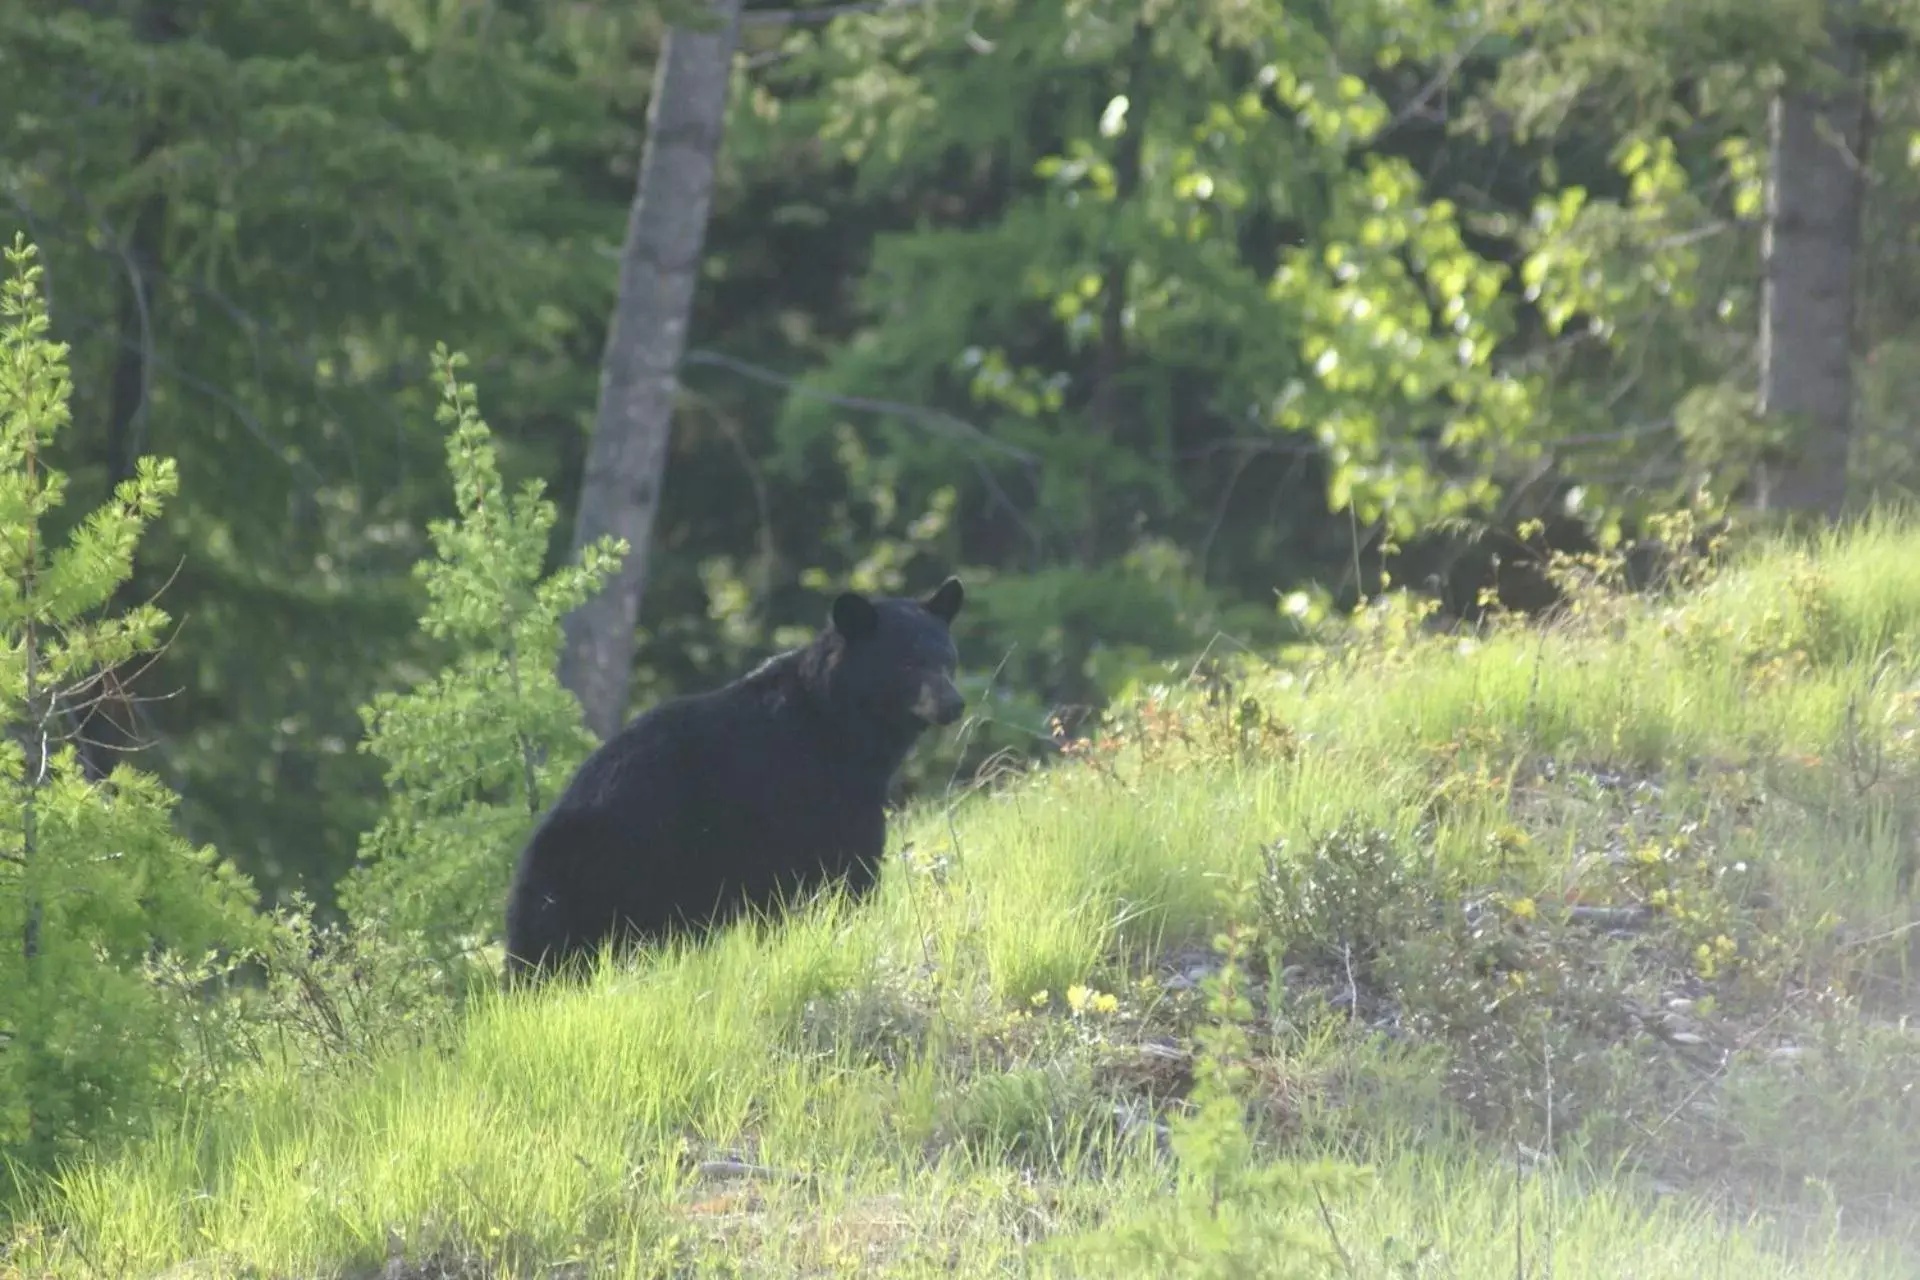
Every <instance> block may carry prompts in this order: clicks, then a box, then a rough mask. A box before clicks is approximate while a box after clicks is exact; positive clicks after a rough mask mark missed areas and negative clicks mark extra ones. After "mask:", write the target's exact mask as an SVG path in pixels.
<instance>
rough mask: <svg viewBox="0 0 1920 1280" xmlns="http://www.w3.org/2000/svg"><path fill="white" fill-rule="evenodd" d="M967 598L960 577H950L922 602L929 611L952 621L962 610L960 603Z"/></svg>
mask: <svg viewBox="0 0 1920 1280" xmlns="http://www.w3.org/2000/svg"><path fill="white" fill-rule="evenodd" d="M966 598H967V593H966V591H965V590H964V589H963V588H962V587H961V586H960V579H958V578H948V579H947V580H946V581H945V582H943V583H941V584H940V586H939V587H938V588H937V589H936V590H935V591H934V593H933V594H932V595H930V596H928V597H927V598H926V599H925V600H923V601H921V603H922V604H923V605H925V606H926V610H927V612H928V613H930V614H932V615H933V616H934V617H936V618H938V619H940V621H942V622H952V621H953V619H954V616H955V615H956V614H958V613H959V612H960V605H961V604H962V603H963V602H964V601H965V600H966Z"/></svg>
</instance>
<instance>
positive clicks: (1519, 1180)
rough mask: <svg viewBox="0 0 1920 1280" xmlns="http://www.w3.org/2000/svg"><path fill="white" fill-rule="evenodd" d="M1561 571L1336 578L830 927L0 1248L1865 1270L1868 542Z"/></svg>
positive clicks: (225, 1107) (813, 915) (1917, 684)
mask: <svg viewBox="0 0 1920 1280" xmlns="http://www.w3.org/2000/svg"><path fill="white" fill-rule="evenodd" d="M1577 604H1578V608H1577V610H1576V611H1575V612H1574V614H1572V615H1571V616H1569V617H1567V618H1565V619H1562V620H1560V621H1559V622H1557V623H1555V624H1554V625H1552V626H1548V627H1534V628H1526V627H1520V626H1518V625H1513V626H1498V627H1493V628H1490V629H1488V630H1487V631H1485V632H1483V633H1480V634H1477V635H1474V636H1470V637H1469V636H1463V635H1458V634H1456V635H1444V636H1443V635H1429V634H1427V633H1426V631H1425V630H1424V629H1423V628H1421V627H1420V626H1419V625H1417V623H1416V622H1414V621H1413V620H1411V619H1409V618H1408V617H1407V616H1406V615H1404V614H1397V613H1393V612H1379V613H1376V614H1374V615H1372V616H1371V619H1370V621H1369V623H1368V624H1367V625H1366V626H1364V627H1362V628H1361V629H1360V630H1359V631H1357V632H1356V633H1355V634H1354V635H1353V636H1351V637H1349V638H1348V639H1346V640H1344V641H1343V642H1342V643H1341V644H1339V645H1337V646H1334V647H1332V648H1330V649H1328V650H1327V651H1325V652H1323V653H1320V654H1318V655H1316V656H1312V657H1310V658H1303V659H1301V660H1300V661H1298V662H1294V663H1292V664H1290V665H1287V666H1284V667H1282V666H1277V665H1276V666H1268V665H1264V664H1258V663H1248V664H1245V667H1244V669H1243V670H1241V671H1240V672H1239V673H1238V674H1237V675H1236V676H1234V677H1233V678H1232V682H1231V686H1230V687H1229V685H1228V684H1226V683H1222V680H1223V679H1224V678H1223V677H1222V678H1216V679H1215V680H1214V681H1213V683H1212V684H1211V686H1210V687H1206V688H1203V687H1200V685H1199V684H1197V683H1194V684H1183V685H1182V686H1181V687H1179V688H1176V689H1172V690H1168V691H1162V692H1161V693H1159V694H1158V695H1155V696H1152V697H1149V698H1148V699H1147V700H1145V701H1144V702H1142V703H1141V704H1140V705H1139V706H1137V707H1136V708H1135V709H1134V710H1133V711H1132V712H1131V713H1129V715H1128V716H1126V717H1124V718H1123V719H1122V722H1121V723H1120V724H1118V725H1117V726H1116V727H1115V729H1114V730H1113V731H1112V732H1111V733H1104V732H1103V734H1102V735H1101V736H1100V737H1099V738H1098V740H1096V741H1094V742H1091V743H1086V744H1084V745H1082V746H1081V747H1079V748H1078V749H1076V750H1075V751H1074V752H1073V758H1072V759H1071V760H1070V761H1068V762H1065V763H1063V764H1061V765H1060V766H1059V767H1057V768H1054V769H1052V770H1050V771H1048V772H1047V773H1046V774H1044V775H1042V776H1036V777H1033V778H1028V779H1024V780H1019V781H1015V782H1012V783H1004V784H1002V785H1001V786H999V787H997V788H995V789H992V790H990V791H984V792H981V793H979V794H975V795H972V796H969V797H967V798H965V799H963V800H960V801H958V802H956V803H955V804H953V805H951V806H949V807H946V808H943V809H941V810H940V811H925V812H920V813H918V814H916V815H912V816H910V817H909V819H908V820H906V821H904V822H902V823H900V824H898V825H897V827H896V845H897V846H899V847H901V848H902V852H901V853H900V856H898V857H897V858H895V859H894V861H893V863H892V865H891V866H890V868H889V870H888V874H887V878H886V880H885V883H884V887H883V890H882V892H881V893H880V894H879V895H878V898H877V900H876V901H874V902H871V903H869V904H868V905H867V906H865V907H863V908H861V909H859V910H857V911H852V912H848V911H844V910H840V909H837V908H836V907H834V906H833V905H832V904H828V905H826V906H824V907H821V908H819V909H816V910H814V911H812V912H810V913H808V914H805V915H803V916H801V917H799V918H796V919H794V920H792V921H790V922H788V923H787V924H785V925H783V926H782V927H780V928H779V929H777V930H773V931H770V932H763V933H756V932H753V931H748V930H740V931H736V932H734V933H732V934H730V935H728V936H726V937H725V938H723V939H722V940H720V941H719V942H717V943H716V944H715V945H712V946H710V947H708V948H705V949H703V950H698V951H692V952H681V953H676V954H672V955H666V956H659V957H655V958H652V959H650V960H647V961H644V962H642V963H640V964H639V965H637V966H635V967H632V968H628V969H620V970H612V971H608V972H605V973H603V974H602V975H601V978H600V980H599V981H598V982H597V983H596V984H594V985H593V986H591V987H590V988H587V989H581V990H575V991H570V992H565V993H559V994H549V995H546V996H542V997H538V998H532V999H526V998H511V999H509V998H493V997H489V998H487V999H485V1000H482V1001H481V1002H480V1003H479V1005H478V1007H476V1008H473V1009H471V1010H470V1011H469V1012H468V1013H467V1014H466V1015H465V1016H464V1017H462V1018H460V1019H459V1020H458V1021H456V1022H453V1023H451V1024H450V1025H448V1026H446V1027H445V1028H444V1029H443V1030H442V1031H441V1032H440V1034H438V1035H437V1036H436V1037H434V1038H433V1042H432V1043H430V1044H429V1045H428V1046H426V1047H424V1048H421V1049H418V1050H414V1051H408V1052H404V1053H398V1054H389V1055H387V1056H385V1057H382V1058H381V1059H379V1060H378V1061H376V1062H373V1063H372V1064H360V1065H343V1066H339V1067H315V1066H313V1065H312V1064H305V1065H304V1066H303V1065H301V1064H289V1065H287V1066H285V1067H283V1068H277V1069H273V1070H267V1071H263V1072H261V1073H260V1075H259V1077H258V1078H257V1079H254V1080H251V1081H249V1082H248V1083H247V1084H246V1085H245V1087H244V1088H243V1089H241V1090H239V1091H237V1092H234V1093H230V1094H228V1095H227V1096H225V1097H223V1098H222V1099H220V1100H218V1101H216V1102H213V1103H211V1104H209V1106H208V1107H207V1108H206V1109H205V1114H204V1116H203V1119H202V1120H201V1121H200V1122H199V1123H197V1124H196V1125H194V1126H191V1127H189V1128H187V1129H186V1130H184V1131H180V1132H169V1133H165V1134H161V1135H159V1136H157V1137H155V1138H154V1139H153V1140H152V1141H150V1142H148V1143H146V1144H144V1145H143V1146H141V1147H139V1148H137V1149H135V1150H132V1151H130V1152H127V1153H125V1154H124V1155H122V1156H120V1157H117V1158H115V1159H112V1160H110V1161H106V1162H103V1163H99V1164H94V1165H90V1166H86V1167H82V1168H77V1169H74V1170H71V1171H70V1172H69V1173H68V1174H67V1175H66V1176H65V1178H64V1179H63V1180H62V1181H61V1182H60V1183H59V1185H58V1186H55V1187H47V1188H42V1189H40V1190H39V1191H38V1192H37V1193H36V1194H35V1196H34V1197H33V1199H32V1213H31V1215H30V1217H29V1219H28V1220H26V1221H23V1222H20V1223H16V1224H15V1225H14V1226H13V1227H12V1228H10V1229H9V1230H10V1232H11V1234H12V1238H13V1243H12V1245H11V1247H10V1249H9V1251H8V1252H7V1254H6V1255H5V1256H4V1258H0V1271H6V1270H12V1271H17V1272H19V1273H22V1274H36V1275H37V1274H43V1273H53V1274H60V1275H75V1276H79V1275H92V1274H101V1273H104V1274H108V1275H140V1274H153V1273H156V1272H160V1271H167V1273H168V1274H170V1275H178V1276H185V1275H240V1274H246V1275H315V1274H343V1273H344V1274H382V1273H384V1274H387V1275H392V1276H406V1275H423V1276H424V1275H507V1274H511V1275H551V1274H579V1275H586V1274H593V1275H600V1274H609V1275H622V1276H628V1275H630V1276H653V1275H680V1274H727V1275H733V1274H738V1275H766V1276H793V1275H828V1274H858V1275H901V1276H918V1275H934V1274H939V1275H951V1274H959V1275H983V1274H1027V1273H1029V1272H1032V1273H1040V1274H1062V1275H1067V1274H1086V1275H1113V1274H1121V1275H1127V1274H1148V1275H1163V1274H1196V1275H1197V1274H1219V1275H1273V1276H1281V1275H1302V1276H1305V1275H1333V1276H1341V1275H1353V1276H1379V1275H1388V1274H1400V1275H1409V1276H1414V1275H1417V1276H1461V1277H1482V1276H1497V1275H1518V1274H1523V1273H1524V1274H1526V1275H1547V1274H1553V1275H1559V1276H1576V1275H1579V1276H1586V1275H1591V1276H1608V1277H1614V1276H1635V1277H1656V1276H1672V1277H1689V1278H1691V1277H1702V1276H1729V1277H1732V1276H1738V1277H1740V1278H1741V1280H1760V1278H1761V1277H1768V1276H1788V1275H1816V1276H1861V1277H1866V1276H1893V1275H1904V1274H1920V1238H1916V1236H1915V1228H1914V1227H1913V1226H1912V1225H1911V1224H1912V1223H1914V1222H1917V1221H1920V1214H1916V1212H1915V1210H1916V1209H1920V1204H1917V1203H1916V1201H1920V1085H1917V1084H1916V1081H1920V1036H1916V1034H1915V1033H1914V1032H1913V1031H1912V1030H1911V1029H1910V1028H1909V1027H1908V1026H1907V1024H1906V1022H1905V1018H1906V1016H1907V1015H1908V1014H1910V1013H1911V1012H1913V1011H1914V1010H1915V1008H1916V990H1917V988H1916V985H1915V984H1916V978H1917V977H1920V975H1916V974H1915V973H1914V972H1913V964H1914V961H1915V959H1916V958H1920V952H1917V951H1916V949H1915V947H1914V946H1913V945H1912V939H1913V929H1914V925H1915V922H1916V920H1920V916H1917V915H1916V911H1915V903H1914V897H1913V872H1914V867H1915V859H1916V843H1915V841H1916V838H1920V737H1916V730H1917V729H1920V530H1915V529H1912V528H1905V527H1899V526H1895V525H1893V524H1889V523H1882V524H1879V525H1875V526H1873V527H1871V528H1868V529H1865V530H1863V531H1860V532H1857V533H1855V534H1853V535H1851V536H1849V537H1847V538H1845V539H1843V540H1839V541H1837V542H1835V543H1833V544H1831V545H1827V546H1823V547H1821V548H1819V549H1817V550H1816V551H1813V552H1806V551H1801V550H1796V549H1789V548H1775V549H1773V550H1770V551H1768V552H1767V553H1766V554H1764V555H1760V556H1757V557H1751V558H1749V559H1747V560H1746V561H1745V562H1744V563H1743V564H1741V565H1739V566H1737V567H1735V568H1734V569H1732V570H1730V571H1727V572H1722V573H1718V574H1715V575H1713V576H1712V578H1711V580H1709V581H1706V582H1704V583H1703V584H1695V585H1691V586H1689V588H1688V589H1687V590H1686V591H1684V592H1682V593H1678V594H1675V595H1672V596H1670V597H1666V598H1656V599H1639V598H1627V597H1623V596H1618V595H1615V594H1612V593H1610V592H1609V591H1608V590H1606V589H1605V588H1604V586H1595V587H1591V588H1588V589H1583V590H1582V591H1581V592H1580V593H1579V594H1578V596H1577ZM1229 924H1235V925H1238V926H1240V930H1239V932H1237V933H1236V937H1237V938H1238V940H1239V941H1238V942H1237V943H1236V945H1237V946H1239V947H1240V955H1241V964H1240V965H1239V966H1237V967H1236V968H1234V969H1232V970H1230V971H1228V972H1227V973H1226V974H1225V975H1224V981H1225V982H1226V983H1227V984H1228V989H1223V988H1222V982H1223V976H1222V973H1221V967H1220V961H1219V958H1218V955H1217V953H1216V952H1215V950H1214V947H1213V943H1214V939H1215V935H1216V934H1218V933H1220V932H1221V931H1222V930H1223V929H1224V928H1225V927H1226V926H1227V925H1229ZM1236 1028H1237V1035H1236V1032H1235V1029H1236ZM1226 1068H1231V1069H1230V1070H1226ZM1196 1079H1200V1080H1203V1081H1212V1082H1214V1083H1213V1084H1212V1085H1211V1086H1209V1088H1204V1089H1202V1090H1201V1091H1200V1096H1201V1098H1202V1100H1204V1099H1205V1098H1206V1097H1208V1096H1212V1097H1214V1098H1215V1102H1216V1104H1215V1105H1214V1106H1211V1107H1204V1106H1202V1107H1196V1106H1195V1105H1193V1097H1194V1088H1195V1084H1194V1082H1195V1080H1196ZM1223 1088H1231V1090H1232V1091H1233V1093H1234V1095H1235V1096H1237V1098H1238V1099H1239V1101H1240V1102H1241V1103H1243V1104H1244V1106H1243V1107H1239V1106H1236V1107H1225V1108H1223V1107H1221V1106H1220V1105H1218V1098H1219V1096H1220V1094H1219V1091H1220V1090H1221V1089H1223ZM1236 1118H1237V1119H1239V1120H1240V1123H1239V1124H1236V1123H1235V1120H1236ZM1132 1228H1143V1229H1142V1230H1140V1231H1138V1232H1135V1233H1133V1234H1129V1233H1128V1232H1129V1230H1130V1229H1132ZM1075 1237H1079V1238H1080V1241H1079V1243H1084V1242H1085V1240H1086V1239H1088V1238H1094V1239H1095V1242H1096V1243H1097V1242H1098V1241H1099V1240H1102V1239H1103V1240H1105V1242H1106V1243H1107V1244H1108V1245H1111V1246H1113V1247H1115V1248H1117V1249H1118V1250H1119V1251H1120V1253H1119V1255H1118V1256H1117V1257H1106V1258H1100V1259H1095V1258H1092V1257H1089V1256H1087V1255H1084V1254H1082V1253H1080V1252H1078V1248H1079V1243H1076V1241H1075ZM1235 1241H1240V1242H1242V1243H1243V1244H1245V1245H1247V1247H1248V1249H1249V1251H1250V1252H1253V1253H1257V1254H1258V1255H1259V1257H1260V1259H1261V1261H1260V1262H1259V1264H1258V1265H1255V1264H1254V1263H1253V1262H1251V1261H1246V1260H1243V1261H1241V1262H1238V1263H1236V1262H1233V1261H1231V1260H1230V1259H1229V1260H1227V1261H1225V1262H1222V1263H1220V1265H1218V1266H1213V1267H1212V1269H1209V1265H1208V1264H1206V1263H1205V1262H1204V1259H1205V1258H1207V1257H1211V1256H1219V1255H1223V1254H1224V1253H1226V1252H1230V1251H1231V1250H1232V1248H1233V1247H1234V1242H1235ZM1156 1249H1159V1250H1163V1251H1166V1252H1162V1253H1158V1254H1156V1253H1155V1250H1156ZM1176 1253H1177V1254H1178V1257H1176V1256H1175V1255H1176ZM1181 1258H1184V1259H1185V1260H1184V1261H1181V1260H1180V1259H1181Z"/></svg>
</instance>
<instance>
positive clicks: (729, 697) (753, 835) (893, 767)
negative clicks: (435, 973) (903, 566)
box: [507, 578, 966, 980]
mask: <svg viewBox="0 0 1920 1280" xmlns="http://www.w3.org/2000/svg"><path fill="white" fill-rule="evenodd" d="M963 598H964V593H963V592H962V589H961V586H960V580H959V579H957V578H949V579H947V580H946V582H944V583H942V584H941V585H940V588H939V589H938V590H936V591H935V592H934V593H933V594H932V595H930V596H928V597H927V598H926V599H925V600H914V599H905V598H900V599H894V598H889V599H879V600H869V599H867V598H866V597H864V596H861V595H858V594H855V593H853V592H847V593H844V594H842V595H840V596H839V597H837V598H836V599H835V600H834V602H833V607H832V610H831V611H830V614H829V619H828V625H827V626H826V627H825V628H824V629H823V630H822V631H821V632H820V634H819V635H818V636H816V637H815V638H814V640H813V642H812V643H810V644H808V645H806V646H805V647H803V648H800V649H794V650H791V651H789V652H787V653H782V654H779V655H778V656H776V657H773V658H770V659H768V660H767V661H766V662H765V663H763V664H762V665H761V666H760V667H759V668H758V669H756V670H755V671H753V672H752V673H750V674H748V675H746V676H743V677H742V678H740V679H738V680H736V681H734V682H733V683H732V684H729V685H726V686H724V687H722V688H719V689H715V690H713V691H711V692H708V693H701V694H692V695H688V696H684V697H679V698H673V699H670V700H668V701H666V702H663V703H661V704H660V705H659V706H657V707H654V708H653V709H652V710H651V711H648V712H647V713H646V714H645V715H642V716H640V717H639V718H638V719H636V720H634V721H633V722H632V723H631V724H629V725H627V726H626V728H624V729H622V730H621V731H620V732H619V733H617V734H615V735H614V736H613V737H612V738H610V739H608V740H607V741H606V742H605V743H603V744H601V746H600V747H599V749H597V750H596V751H594V752H593V754H592V755H590V756H588V757H587V759H586V761H585V762H584V763H582V764H581V766H580V768H579V771H578V772H576V773H575V774H574V776H573V779H572V781H571V782H569V783H568V785H567V789H566V791H565V792H564V793H562V795H561V796H560V798H559V799H558V800H557V801H555V802H554V805H553V807H552V808H551V809H550V810H548V812H547V814H546V815H545V817H544V818H542V819H541V822H540V825H539V826H538V827H537V828H536V829H535V831H534V833H533V836H532V838H531V839H530V840H529V841H528V842H527V845H526V848H525V849H523V850H522V851H521V854H520V861H519V865H518V866H517V867H516V868H515V871H514V877H513V887H512V889H511V890H510V891H509V893H508V897H507V976H508V978H509V979H510V980H512V979H515V978H519V977H529V976H536V975H544V974H547V973H551V972H552V971H554V970H556V969H558V968H560V967H562V966H564V965H567V964H568V963H570V962H572V961H574V960H575V959H577V958H579V957H582V956H590V955H591V954H592V953H594V952H596V951H597V950H598V949H599V948H600V946H601V944H602V943H603V942H606V941H607V940H609V939H611V940H613V942H614V943H615V944H616V945H618V946H623V947H624V946H630V945H634V944H643V943H647V942H652V941H658V940H661V939H664V938H666V937H668V936H670V935H672V934H675V933H680V932H684V933H687V934H692V935H698V934H701V933H704V932H706V931H708V930H710V929H713V928H717V927H719V926H721V925H722V924H724V923H726V922H727V921H729V920H731V919H734V918H736V917H737V916H738V915H739V914H740V913H741V911H742V909H744V908H747V907H752V908H754V909H756V910H766V909H767V908H770V907H772V906H774V905H775V904H776V903H777V902H778V901H780V900H782V899H787V900H792V899H793V898H795V897H798V896H800V895H802V894H804V893H807V892H808V891H811V890H813V889H816V888H819V887H822V886H824V885H826V884H827V883H829V882H831V881H835V880H838V881H841V882H843V883H844V884H845V885H846V887H847V890H848V892H849V894H850V895H852V896H853V897H855V898H858V897H861V896H864V895H865V894H866V893H867V892H868V891H869V890H871V889H872V887H873V885H874V882H875V880H876V878H877V877H878V876H879V872H880V858H881V854H882V853H883V852H884V851H885V846H886V836H887V820H886V811H885V807H884V806H885V802H886V797H887V788H888V785H889V784H890V783H891V782H892V780H893V775H894V774H895V772H897V771H898V770H899V768H900V765H901V764H902V763H904V762H905V760H906V757H907V752H908V751H909V750H911V749H912V747H913V744H914V742H915V741H916V740H917V739H918V738H919V737H920V735H921V734H922V733H923V732H925V731H926V730H927V729H928V728H929V727H930V726H935V725H949V724H952V723H953V722H954V721H955V720H957V719H959V718H960V714H961V712H962V711H963V710H965V707H966V703H965V701H964V700H963V699H962V697H961V695H960V691H959V689H958V688H957V687H956V686H955V684H954V679H953V676H954V667H955V664H956V661H957V655H956V654H955V652H954V646H953V636H952V634H951V632H950V626H951V624H952V622H953V619H954V616H955V615H956V614H958V613H959V612H960V604H961V601H962V599H963Z"/></svg>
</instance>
